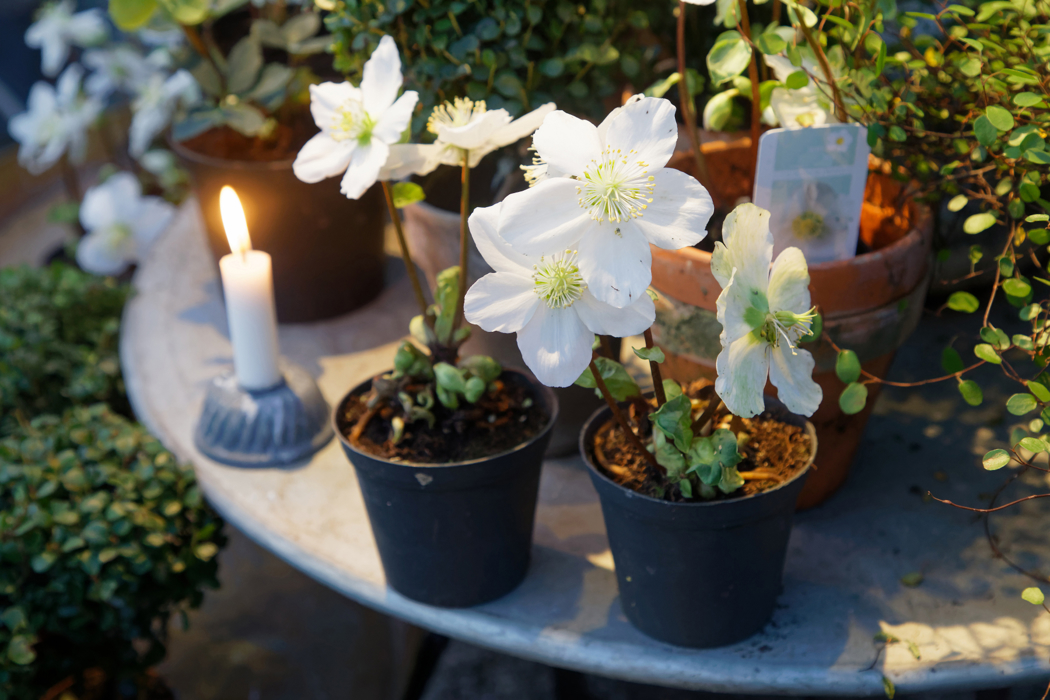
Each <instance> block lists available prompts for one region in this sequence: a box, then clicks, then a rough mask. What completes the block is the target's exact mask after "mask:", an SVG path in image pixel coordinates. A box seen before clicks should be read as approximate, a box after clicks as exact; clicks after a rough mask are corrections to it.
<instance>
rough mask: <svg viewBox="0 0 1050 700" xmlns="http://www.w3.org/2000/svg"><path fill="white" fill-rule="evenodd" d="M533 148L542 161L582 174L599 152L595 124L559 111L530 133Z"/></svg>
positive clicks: (563, 170) (600, 146)
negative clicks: (531, 134) (534, 131)
mask: <svg viewBox="0 0 1050 700" xmlns="http://www.w3.org/2000/svg"><path fill="white" fill-rule="evenodd" d="M532 147H533V148H535V149H536V153H537V154H538V155H539V157H540V158H542V159H543V161H544V162H545V163H547V164H548V165H551V166H553V167H555V168H557V169H558V170H560V171H561V172H563V173H567V174H569V175H583V172H584V171H585V170H586V169H587V167H588V166H589V165H591V161H596V160H598V159H599V158H601V154H602V143H601V140H600V139H599V138H598V129H597V127H595V126H594V124H591V123H590V122H588V121H584V120H583V119H578V118H577V117H574V116H572V115H569V114H566V113H565V112H562V111H561V110H557V111H554V112H551V113H550V114H548V115H547V116H546V118H544V120H543V124H541V125H540V128H539V129H537V130H536V133H535V134H533V136H532Z"/></svg>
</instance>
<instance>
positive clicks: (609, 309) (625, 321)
mask: <svg viewBox="0 0 1050 700" xmlns="http://www.w3.org/2000/svg"><path fill="white" fill-rule="evenodd" d="M572 308H574V309H576V313H578V314H579V315H580V320H581V321H583V323H584V325H586V326H587V328H588V329H590V330H591V331H592V332H594V333H597V334H599V335H611V336H613V337H615V338H626V337H627V336H631V335H638V334H639V333H642V332H644V331H645V330H646V329H647V328H649V327H650V326H652V325H653V321H655V320H656V307H655V306H654V304H653V300H652V298H650V296H649V295H648V294H643V295H642V296H641V297H640V298H639V299H638V301H636V302H634V303H633V304H628V305H627V306H625V307H624V308H622V309H617V308H616V307H615V306H610V305H608V304H606V303H604V302H601V301H598V300H597V299H595V298H594V295H593V294H591V293H590V292H589V291H585V292H584V293H583V296H582V297H580V298H579V299H578V300H577V301H576V303H575V304H573V305H572Z"/></svg>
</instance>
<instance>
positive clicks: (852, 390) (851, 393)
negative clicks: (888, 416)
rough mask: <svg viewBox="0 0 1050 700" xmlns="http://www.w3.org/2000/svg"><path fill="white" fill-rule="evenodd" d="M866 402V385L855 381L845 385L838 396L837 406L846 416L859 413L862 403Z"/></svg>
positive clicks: (862, 407)
mask: <svg viewBox="0 0 1050 700" xmlns="http://www.w3.org/2000/svg"><path fill="white" fill-rule="evenodd" d="M867 402H868V387H866V386H865V385H863V384H857V383H856V382H854V383H852V384H850V385H849V386H847V387H846V388H845V389H844V390H843V391H842V394H841V395H840V396H839V408H841V409H842V412H843V413H845V414H846V415H848V416H851V415H853V414H854V413H860V412H861V411H863V410H864V404H866V403H867Z"/></svg>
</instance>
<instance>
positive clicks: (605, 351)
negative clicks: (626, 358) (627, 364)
mask: <svg viewBox="0 0 1050 700" xmlns="http://www.w3.org/2000/svg"><path fill="white" fill-rule="evenodd" d="M598 342H599V343H601V346H602V355H603V356H604V357H607V358H608V359H610V360H612V361H613V362H619V360H620V358H618V357H615V356H614V355H613V349H612V343H611V342H610V341H609V336H607V335H599V336H598Z"/></svg>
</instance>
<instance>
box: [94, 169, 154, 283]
mask: <svg viewBox="0 0 1050 700" xmlns="http://www.w3.org/2000/svg"><path fill="white" fill-rule="evenodd" d="M174 215H175V207H174V206H173V205H172V204H170V203H168V202H166V201H164V200H163V199H161V198H160V197H144V196H142V186H141V185H140V184H139V181H138V178H136V177H135V176H134V175H132V174H131V173H126V172H121V173H117V174H115V175H113V176H111V177H110V178H109V179H108V180H106V181H105V182H104V183H102V184H101V185H97V186H95V187H92V188H91V189H89V190H88V191H87V192H86V193H85V194H84V201H83V202H82V203H81V205H80V223H81V225H82V226H83V227H84V230H85V231H87V235H85V236H84V237H83V238H82V239H80V243H79V244H78V245H77V253H76V258H77V264H78V265H80V267H81V268H83V269H84V270H87V271H88V272H93V273H95V274H96V275H119V274H120V273H121V272H123V271H124V270H126V269H127V268H128V266H129V265H130V264H131V263H133V262H138V261H140V260H142V258H143V257H144V256H145V255H146V252H147V251H148V250H149V248H150V246H151V245H153V241H154V240H156V238H157V236H158V235H159V234H160V233H161V232H162V231H164V229H165V228H167V226H168V224H169V223H170V222H171V219H172V217H173V216H174Z"/></svg>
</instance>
